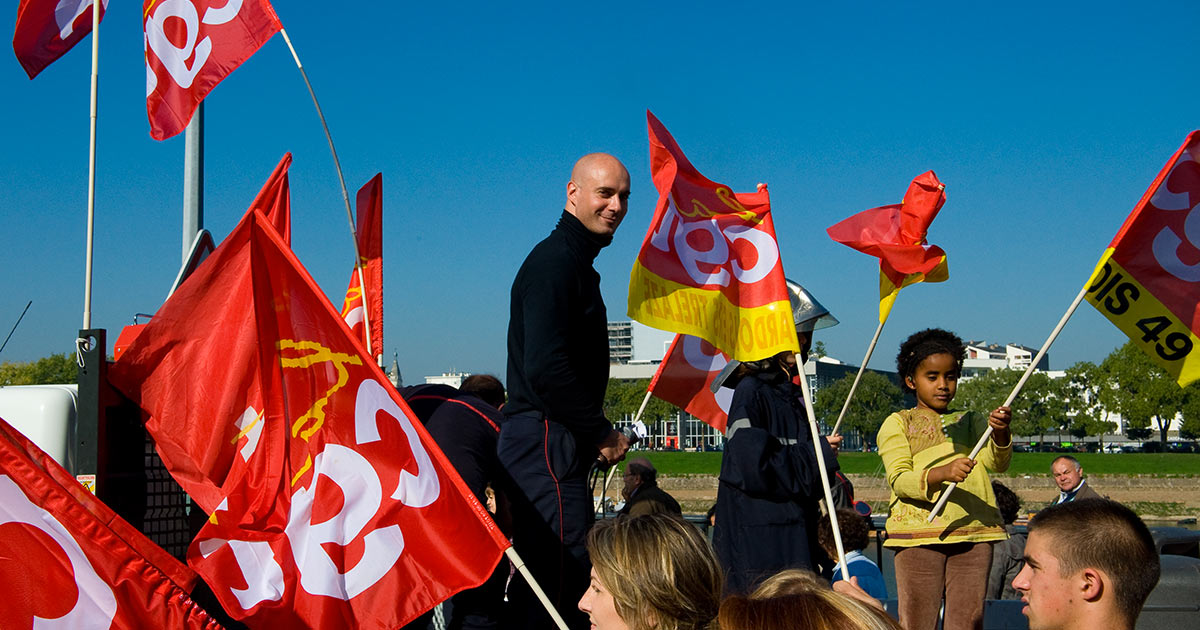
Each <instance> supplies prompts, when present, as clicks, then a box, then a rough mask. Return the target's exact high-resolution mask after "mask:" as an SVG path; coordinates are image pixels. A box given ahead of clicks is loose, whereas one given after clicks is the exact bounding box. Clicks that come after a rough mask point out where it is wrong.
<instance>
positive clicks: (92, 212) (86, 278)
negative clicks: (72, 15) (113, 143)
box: [83, 0, 101, 330]
mask: <svg viewBox="0 0 1200 630" xmlns="http://www.w3.org/2000/svg"><path fill="white" fill-rule="evenodd" d="M100 11H101V2H100V1H99V0H97V1H96V2H94V3H93V4H92V94H91V110H90V111H91V115H90V118H91V125H90V126H91V135H90V138H89V139H88V199H87V246H86V254H85V257H84V263H83V328H84V330H88V329H90V328H91V327H92V240H93V239H92V237H93V235H94V233H95V224H96V110H97V107H96V101H97V95H98V93H99V86H100Z"/></svg>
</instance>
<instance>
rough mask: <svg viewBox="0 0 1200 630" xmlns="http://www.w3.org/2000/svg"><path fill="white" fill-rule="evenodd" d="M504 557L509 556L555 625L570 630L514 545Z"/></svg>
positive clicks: (507, 550) (506, 550)
mask: <svg viewBox="0 0 1200 630" xmlns="http://www.w3.org/2000/svg"><path fill="white" fill-rule="evenodd" d="M504 555H506V556H508V560H509V562H512V563H513V567H514V568H516V570H517V572H518V573H520V574H521V577H523V578H525V581H526V582H528V583H529V588H530V589H532V590H533V593H534V595H537V598H538V601H540V602H542V606H545V607H546V612H549V613H550V617H551V618H552V619H554V623H555V624H556V625H557V626H558V627H559V630H568V628H567V622H565V621H563V618H562V615H560V614H558V609H556V608H555V607H554V604H551V603H550V598H549V597H546V592H545V591H543V590H542V587H541V586H540V585H539V584H538V583H537V580H535V579H533V574H532V573H530V572H529V568H528V567H526V566H525V561H524V560H522V559H521V556H519V555H517V550H516V549H513V547H512V545H509V546H508V548H507V549H505V550H504Z"/></svg>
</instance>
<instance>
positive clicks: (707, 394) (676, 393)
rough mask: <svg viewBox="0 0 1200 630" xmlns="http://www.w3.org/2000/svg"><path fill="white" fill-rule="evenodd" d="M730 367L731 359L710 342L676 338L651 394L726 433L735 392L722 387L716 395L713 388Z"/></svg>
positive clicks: (652, 383)
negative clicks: (724, 369) (723, 370)
mask: <svg viewBox="0 0 1200 630" xmlns="http://www.w3.org/2000/svg"><path fill="white" fill-rule="evenodd" d="M726 363H729V355H727V354H725V353H724V352H721V351H720V350H717V349H716V348H714V347H713V345H712V344H710V343H708V342H707V341H705V340H703V339H701V338H699V337H693V336H691V335H675V341H673V342H671V348H670V349H669V350H667V356H665V357H663V360H662V364H661V365H659V366H658V373H657V374H655V375H654V380H652V381H650V387H649V389H650V392H651V393H653V394H654V395H655V396H657V397H659V398H661V399H663V400H665V401H667V402H669V403H671V404H672V405H675V406H676V407H679V408H681V409H683V410H684V411H686V412H688V413H690V414H692V415H693V416H696V417H697V418H699V419H701V420H703V421H704V422H705V423H706V424H708V425H709V426H711V427H712V428H714V429H716V430H718V431H720V432H722V433H724V432H725V424H726V423H727V422H729V401H730V400H732V399H733V390H732V389H729V388H728V387H722V388H721V389H720V391H718V392H717V393H716V394H713V392H712V389H710V386H711V385H712V382H713V379H714V378H716V377H717V374H719V373H720V372H721V369H722V368H724V367H725V364H726Z"/></svg>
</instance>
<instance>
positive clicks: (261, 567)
mask: <svg viewBox="0 0 1200 630" xmlns="http://www.w3.org/2000/svg"><path fill="white" fill-rule="evenodd" d="M221 505H222V506H223V505H225V502H222V503H221ZM217 509H218V510H219V509H221V508H217ZM199 544H200V547H199V548H200V555H201V556H204V557H205V558H207V557H209V556H211V555H212V554H213V553H214V552H216V550H218V549H220V548H221V547H222V546H223V545H229V549H230V551H232V552H233V558H234V560H236V561H237V565H238V568H240V569H241V570H242V577H243V578H244V579H245V580H246V588H233V587H230V589H229V590H230V592H232V593H233V596H234V597H236V598H237V600H238V605H239V606H241V607H242V610H250V609H251V608H254V607H255V606H257V605H259V604H261V603H262V602H276V601H279V600H280V598H282V597H283V591H284V585H283V569H282V568H280V566H279V563H278V562H276V561H275V554H274V553H273V552H272V551H271V544H270V543H267V542H263V541H261V540H256V541H245V540H221V539H220V538H208V539H205V540H201V541H200V543H199Z"/></svg>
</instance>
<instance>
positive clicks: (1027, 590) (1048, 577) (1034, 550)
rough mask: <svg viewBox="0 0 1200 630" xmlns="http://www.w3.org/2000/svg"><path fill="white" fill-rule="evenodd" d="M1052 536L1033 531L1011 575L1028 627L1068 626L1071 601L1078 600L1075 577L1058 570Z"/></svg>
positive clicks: (1051, 628)
mask: <svg viewBox="0 0 1200 630" xmlns="http://www.w3.org/2000/svg"><path fill="white" fill-rule="evenodd" d="M1054 546H1055V545H1054V539H1053V538H1052V537H1051V536H1050V535H1049V534H1044V533H1042V532H1040V531H1033V532H1030V534H1029V540H1028V542H1026V543H1025V566H1024V567H1023V568H1022V569H1021V572H1020V573H1018V574H1017V577H1015V578H1013V582H1012V584H1013V588H1015V589H1017V590H1018V591H1020V592H1021V601H1022V602H1024V603H1025V608H1023V609H1022V610H1021V612H1023V613H1025V616H1026V617H1029V630H1058V629H1061V628H1070V627H1071V623H1072V622H1073V621H1074V620H1073V618H1072V617H1073V614H1072V613H1073V609H1074V606H1073V605H1072V604H1073V602H1075V601H1079V600H1080V598H1081V593H1079V592H1077V590H1078V589H1077V585H1078V580H1074V579H1072V578H1073V577H1074V576H1069V575H1062V574H1061V573H1060V572H1059V563H1058V558H1057V557H1055V556H1054V554H1053V553H1051V551H1052V550H1053V548H1054Z"/></svg>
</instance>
